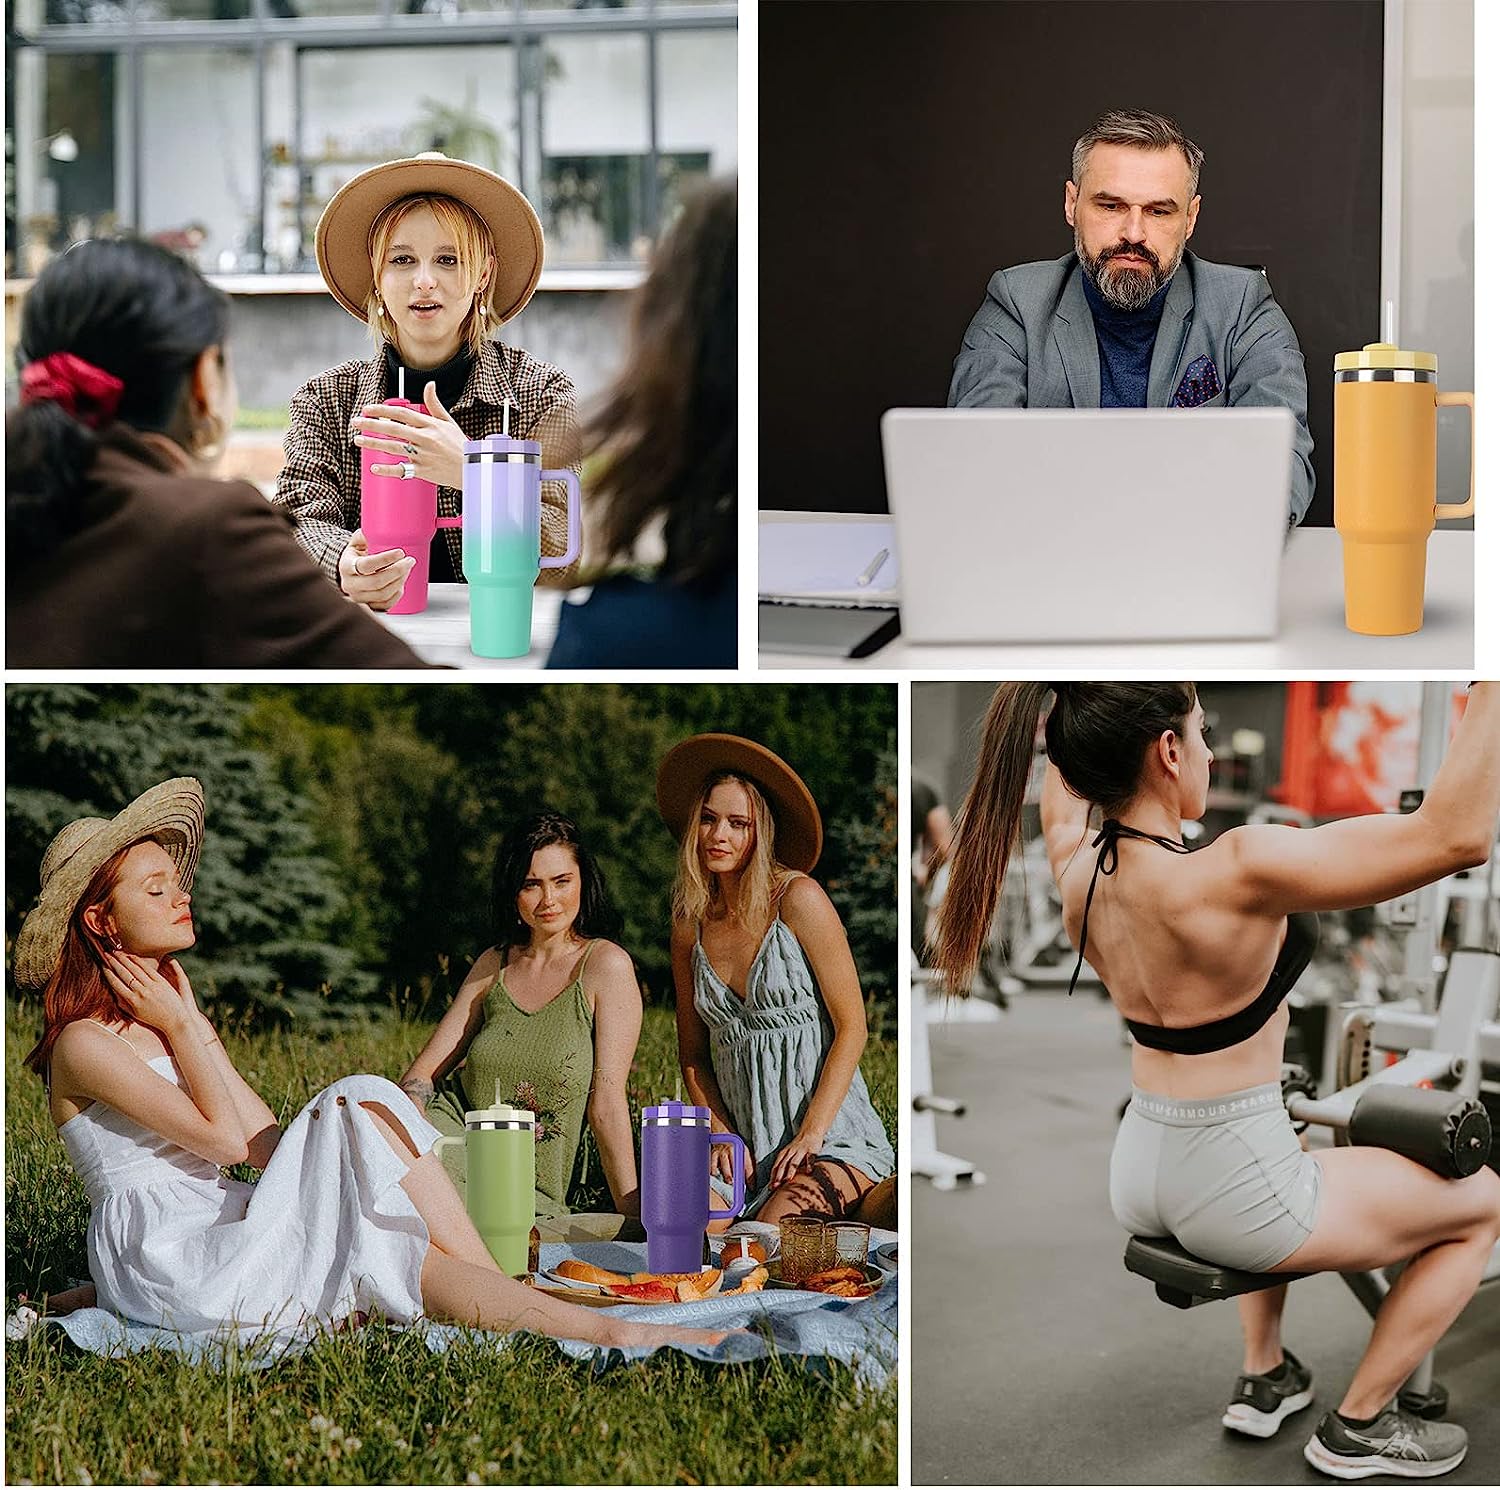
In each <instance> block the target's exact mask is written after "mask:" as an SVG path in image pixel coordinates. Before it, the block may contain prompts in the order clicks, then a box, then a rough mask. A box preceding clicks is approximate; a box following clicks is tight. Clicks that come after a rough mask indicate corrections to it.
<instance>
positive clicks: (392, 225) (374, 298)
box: [365, 194, 497, 357]
mask: <svg viewBox="0 0 1500 1490" xmlns="http://www.w3.org/2000/svg"><path fill="white" fill-rule="evenodd" d="M419 207H426V208H428V209H429V210H430V211H431V213H432V215H433V216H434V217H435V218H437V222H438V227H439V229H441V231H442V232H444V233H446V234H447V235H448V237H449V238H451V239H452V240H453V244H454V246H455V247H456V248H457V249H458V262H459V265H460V267H461V268H462V269H463V270H464V271H465V275H466V283H465V287H464V289H465V293H466V294H472V295H473V296H474V302H473V304H472V305H470V307H469V314H468V318H467V320H465V322H464V326H463V339H464V342H465V343H466V344H467V346H468V348H469V350H470V351H471V352H472V353H473V354H474V355H475V356H476V357H477V356H478V355H479V352H480V349H481V348H482V347H483V346H484V344H485V342H486V340H487V339H488V337H489V326H490V322H491V321H492V320H493V319H494V316H495V306H494V297H495V280H496V278H497V276H496V275H495V274H493V273H491V275H490V277H489V282H488V283H487V284H486V285H485V286H484V288H483V289H479V288H478V286H479V280H480V276H481V275H483V273H484V266H485V264H486V263H487V262H488V261H490V260H492V259H493V258H494V257H495V239H494V236H493V235H492V234H491V232H490V227H489V224H488V223H487V222H485V220H484V219H483V218H482V217H481V216H480V215H479V214H478V213H477V212H476V211H475V210H474V209H473V208H472V207H470V206H469V204H468V203H467V202H460V201H459V200H458V198H457V197H442V196H434V195H430V194H423V195H420V196H414V197H397V198H396V200H395V201H394V202H392V203H391V204H390V205H389V206H388V207H385V208H383V209H382V210H381V213H380V215H379V217H377V218H376V219H375V221H374V222H373V223H372V224H371V226H370V272H371V282H370V293H369V295H368V296H367V297H366V299H365V316H366V318H367V320H368V321H369V325H370V331H371V333H372V334H373V335H374V337H375V342H376V345H377V346H378V345H379V344H380V343H381V342H385V341H388V342H390V343H391V344H392V345H395V344H396V327H395V323H394V322H393V321H392V320H391V318H390V316H389V315H388V314H387V313H386V309H385V306H384V305H383V304H382V302H381V299H380V271H381V267H382V265H384V263H385V258H386V255H387V254H388V253H389V252H390V248H391V241H392V240H393V239H394V238H395V236H396V229H397V228H399V227H400V226H401V224H402V223H403V222H405V221H406V219H407V218H408V217H410V216H411V214H412V213H413V212H415V211H416V210H417V208H419Z"/></svg>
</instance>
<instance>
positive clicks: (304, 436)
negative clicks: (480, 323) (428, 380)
mask: <svg viewBox="0 0 1500 1490" xmlns="http://www.w3.org/2000/svg"><path fill="white" fill-rule="evenodd" d="M385 378H386V367H385V352H384V350H383V349H382V351H380V352H378V353H377V354H376V355H375V356H374V357H372V358H371V359H370V360H369V361H368V362H341V363H340V364H339V365H338V366H337V367H331V368H329V369H328V371H327V372H325V373H319V374H318V376H317V377H315V378H312V379H310V380H309V381H308V382H306V383H304V384H303V385H302V387H300V388H299V389H298V390H297V392H296V394H295V395H294V396H293V398H292V403H291V409H290V411H289V412H290V423H289V426H288V429H287V432H286V442H285V447H284V448H285V451H286V462H285V464H284V465H283V466H282V468H281V474H280V476H278V477H277V478H276V495H275V496H274V497H272V498H271V500H272V502H273V503H274V504H275V505H276V506H278V507H281V508H284V509H285V511H286V513H287V515H288V516H289V517H290V518H291V520H292V522H293V523H294V524H295V531H296V535H297V541H298V542H299V543H300V544H301V545H302V547H303V548H305V549H306V550H307V552H308V553H309V554H311V555H312V558H313V560H314V562H315V563H317V564H318V565H319V566H321V568H322V569H323V572H324V573H325V574H327V575H328V577H329V578H330V579H332V580H333V582H334V583H335V584H337V583H338V577H339V555H340V554H341V553H343V551H344V549H345V548H346V547H347V546H348V543H349V538H350V535H351V534H352V533H353V532H354V530H355V529H356V528H357V527H358V526H359V486H360V471H359V456H360V451H359V446H357V445H356V444H354V443H353V440H352V439H351V437H350V434H349V423H350V421H351V420H352V419H353V418H354V413H355V410H356V409H362V408H364V407H365V406H366V405H367V404H374V403H379V402H380V401H381V400H382V399H383V398H384V397H385ZM505 403H509V404H510V405H511V415H510V432H511V434H512V435H514V436H515V437H516V438H517V439H522V440H538V441H540V442H541V446H542V466H543V468H544V469H546V470H549V471H550V470H560V469H562V468H563V467H565V466H571V467H572V468H573V471H574V473H575V474H577V473H578V472H579V470H580V463H579V452H578V425H577V416H576V409H575V396H574V392H573V384H572V382H571V380H570V379H569V378H568V376H567V374H566V373H563V372H561V371H560V370H559V369H558V368H555V367H549V366H548V365H547V363H545V362H538V361H537V359H536V358H535V357H532V356H531V355H529V354H528V353H526V352H523V351H522V350H521V349H520V348H519V347H509V346H506V345H504V344H503V343H501V342H497V341H487V342H485V344H484V346H483V348H482V349H481V351H480V353H479V356H478V357H477V358H476V359H475V361H474V368H473V370H472V371H471V372H470V374H469V381H468V382H467V383H466V384H465V385H464V391H463V393H462V394H461V395H460V396H459V397H458V398H457V399H455V400H454V402H453V404H452V406H451V407H450V408H449V410H448V412H449V413H450V414H452V415H453V418H454V420H455V421H456V422H457V424H458V426H459V428H460V429H462V430H463V432H464V434H465V435H467V436H468V438H469V439H471V440H477V439H481V438H482V437H483V436H485V435H498V434H499V433H500V426H501V405H502V404H505ZM389 458H390V459H394V457H389ZM567 502H568V489H567V487H566V486H564V485H563V483H562V482H560V481H544V482H543V483H542V552H543V553H544V554H549V555H550V554H560V553H565V552H566V551H567V547H568V507H567ZM462 511H463V493H462V492H458V491H455V490H454V489H453V488H452V487H448V486H440V487H439V488H438V512H439V514H440V515H442V516H444V517H452V516H454V515H456V514H457V513H460V512H462ZM438 531H439V533H441V534H442V535H443V537H444V539H445V541H446V542H447V544H448V552H449V554H450V555H451V556H452V559H453V570H454V573H455V574H459V575H462V574H463V572H464V571H463V533H462V531H461V530H460V529H458V528H440V529H439V530H438ZM577 572H578V565H576V564H571V565H569V566H568V567H567V568H566V569H544V570H542V572H541V577H540V579H539V580H538V581H537V582H538V583H539V584H543V585H562V586H567V585H570V584H572V583H573V581H574V578H575V576H576V575H577Z"/></svg>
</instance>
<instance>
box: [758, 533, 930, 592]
mask: <svg viewBox="0 0 1500 1490" xmlns="http://www.w3.org/2000/svg"><path fill="white" fill-rule="evenodd" d="M861 577H864V578H865V579H866V580H867V582H866V583H865V584H861V583H860V579H861ZM900 578H901V576H900V565H899V564H898V562H897V559H896V533H895V529H894V527H893V526H892V524H891V520H890V518H888V517H871V518H870V520H869V521H868V522H852V523H851V522H838V523H824V522H806V523H782V522H777V523H763V524H762V525H761V529H760V598H761V599H762V600H764V601H767V602H769V603H771V604H784V605H785V604H791V605H837V606H855V607H859V608H861V609H865V608H868V609H871V610H893V609H894V608H895V607H896V605H897V604H898V603H899V601H900V598H901V597H900Z"/></svg>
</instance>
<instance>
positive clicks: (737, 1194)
mask: <svg viewBox="0 0 1500 1490" xmlns="http://www.w3.org/2000/svg"><path fill="white" fill-rule="evenodd" d="M554 474H558V473H554ZM569 474H571V473H569ZM708 1141H709V1144H710V1146H712V1145H713V1144H716V1143H727V1144H729V1145H730V1146H731V1147H732V1148H733V1149H734V1163H733V1166H732V1168H733V1170H734V1204H733V1205H732V1206H730V1208H729V1209H728V1210H727V1211H716V1210H713V1209H710V1210H709V1213H708V1219H709V1220H710V1221H728V1220H730V1219H731V1218H732V1217H734V1216H738V1215H739V1213H740V1212H741V1211H742V1210H744V1209H745V1140H744V1139H743V1138H741V1137H740V1135H739V1134H738V1133H710V1134H709V1135H708Z"/></svg>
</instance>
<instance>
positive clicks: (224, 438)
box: [193, 414, 229, 462]
mask: <svg viewBox="0 0 1500 1490" xmlns="http://www.w3.org/2000/svg"><path fill="white" fill-rule="evenodd" d="M228 441H229V428H228V425H227V424H226V423H225V421H224V419H223V417H222V416H221V415H218V414H209V415H207V416H206V417H205V418H203V419H200V420H199V421H198V423H197V424H195V425H194V426H193V454H194V455H195V456H197V457H198V459H199V460H201V461H205V462H211V461H216V460H218V458H219V457H220V456H221V455H223V453H224V447H225V445H226V444H228Z"/></svg>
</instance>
